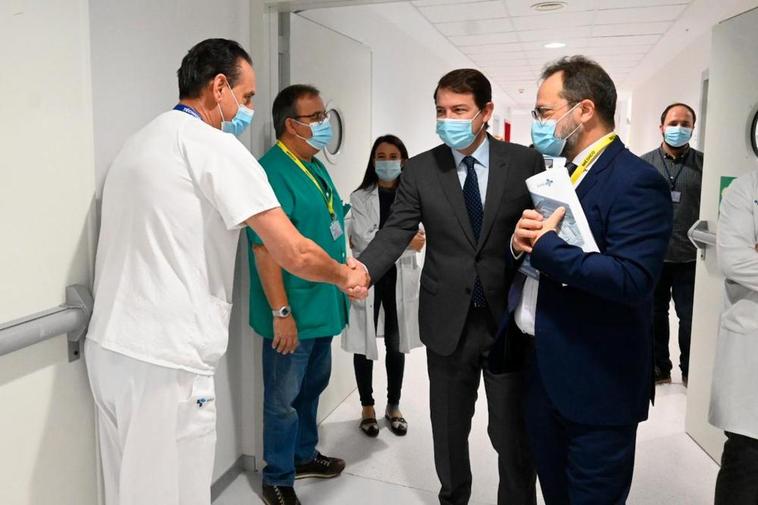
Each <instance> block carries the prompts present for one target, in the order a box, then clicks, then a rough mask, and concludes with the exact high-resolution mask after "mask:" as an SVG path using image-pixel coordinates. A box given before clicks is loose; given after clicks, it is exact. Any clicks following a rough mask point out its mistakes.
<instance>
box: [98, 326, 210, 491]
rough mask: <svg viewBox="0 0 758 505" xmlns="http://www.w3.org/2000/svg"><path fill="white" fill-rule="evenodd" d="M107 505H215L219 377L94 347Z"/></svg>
mask: <svg viewBox="0 0 758 505" xmlns="http://www.w3.org/2000/svg"><path fill="white" fill-rule="evenodd" d="M85 358H86V361H87V370H88V374H89V380H90V386H91V388H92V393H93V396H94V398H95V405H96V413H95V415H96V424H97V437H98V445H99V449H100V459H101V464H102V471H103V481H104V482H103V489H104V492H105V504H106V505H210V503H211V497H210V486H211V479H212V474H213V458H214V454H215V452H214V451H215V445H216V402H215V393H214V386H213V377H211V376H204V375H196V374H193V373H190V372H186V371H184V370H179V369H173V368H167V367H162V366H158V365H153V364H150V363H147V362H145V361H140V360H137V359H133V358H130V357H128V356H125V355H123V354H119V353H115V352H111V351H109V350H107V349H104V348H102V347H101V346H100V345H99V344H97V343H95V342H92V341H90V340H87V341H86V345H85Z"/></svg>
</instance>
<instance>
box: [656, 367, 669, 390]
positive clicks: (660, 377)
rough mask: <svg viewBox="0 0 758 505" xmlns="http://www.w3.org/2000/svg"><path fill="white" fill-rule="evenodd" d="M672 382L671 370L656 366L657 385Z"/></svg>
mask: <svg viewBox="0 0 758 505" xmlns="http://www.w3.org/2000/svg"><path fill="white" fill-rule="evenodd" d="M661 384H671V372H664V371H662V370H661V369H660V368H658V367H655V385H656V386H659V385H661Z"/></svg>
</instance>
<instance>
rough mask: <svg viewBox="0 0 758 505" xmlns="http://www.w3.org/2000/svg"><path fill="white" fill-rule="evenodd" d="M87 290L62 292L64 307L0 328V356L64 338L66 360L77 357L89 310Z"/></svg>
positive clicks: (68, 288)
mask: <svg viewBox="0 0 758 505" xmlns="http://www.w3.org/2000/svg"><path fill="white" fill-rule="evenodd" d="M93 303H94V302H93V300H92V295H91V294H90V290H89V288H87V287H86V286H81V285H74V286H68V287H67V288H66V303H64V304H63V305H60V306H58V307H55V308H53V309H50V310H45V311H43V312H38V313H37V314H33V315H31V316H28V317H23V318H21V319H16V320H14V321H10V322H8V323H5V324H0V356H4V355H6V354H10V353H12V352H15V351H18V350H19V349H23V348H25V347H29V346H32V345H34V344H37V343H39V342H42V341H45V340H48V339H51V338H53V337H56V336H58V335H63V334H66V336H67V337H68V360H69V361H76V360H77V359H79V358H80V357H81V343H82V341H83V339H84V336H85V335H86V333H87V326H88V325H89V320H90V316H91V315H92V306H93Z"/></svg>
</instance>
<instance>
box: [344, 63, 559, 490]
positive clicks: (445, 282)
mask: <svg viewBox="0 0 758 505" xmlns="http://www.w3.org/2000/svg"><path fill="white" fill-rule="evenodd" d="M434 99H435V104H436V107H437V133H438V134H439V136H440V138H441V139H442V140H443V142H444V144H443V145H440V146H437V147H435V148H434V149H432V150H430V151H427V152H425V153H422V154H420V155H418V156H416V157H414V158H411V159H410V160H409V161H408V163H407V164H406V167H405V169H404V171H403V175H402V177H401V179H400V186H399V188H398V190H397V196H396V198H395V203H394V205H393V206H392V212H391V214H390V217H389V219H388V220H387V223H386V224H385V225H384V227H383V228H382V229H381V230H380V231H379V232H378V233H377V235H376V238H375V239H374V240H373V242H371V244H369V246H368V247H367V248H366V250H365V251H364V252H363V254H361V256H360V258H359V260H360V261H361V262H362V263H363V264H364V265H365V267H366V271H367V273H368V276H369V277H370V278H371V279H380V278H381V277H382V276H383V275H384V273H385V272H386V271H387V269H389V268H390V267H391V266H392V265H393V264H394V263H395V261H396V260H397V258H398V257H400V255H401V254H402V252H403V250H405V248H406V247H407V246H408V243H409V242H410V241H411V239H412V238H413V236H414V235H415V234H416V232H417V231H418V225H419V223H420V222H423V223H424V229H425V231H426V237H427V253H426V260H425V265H424V270H423V273H422V275H421V299H420V308H419V325H420V330H421V340H422V341H423V342H424V344H425V345H426V347H427V365H428V370H429V382H430V411H431V420H432V431H433V437H434V460H435V465H436V468H437V475H438V477H439V479H440V482H441V484H442V489H441V490H440V493H439V499H440V503H441V504H442V505H465V504H466V503H468V500H469V497H470V495H471V468H470V465H469V451H468V436H469V432H470V430H471V418H472V416H473V414H474V403H475V401H476V396H477V389H478V387H479V381H480V377H481V375H482V373H484V384H485V388H486V392H487V401H488V410H489V428H488V432H489V435H490V440H491V441H492V445H493V447H494V448H495V450H496V451H497V453H498V456H499V463H498V468H499V472H500V486H499V489H498V505H506V504H508V505H511V504H514V505H516V504H518V505H521V504H534V503H535V502H536V498H535V473H534V469H533V466H532V462H531V457H530V455H529V453H528V449H527V441H526V435H525V431H524V425H523V420H522V411H521V386H522V379H521V374H520V368H521V363H520V360H519V359H517V358H516V353H508V359H506V352H505V345H504V343H500V342H496V338H495V335H496V326H495V324H496V323H495V321H498V320H499V318H500V316H501V315H502V314H503V312H504V311H505V308H506V295H507V293H508V289H509V286H510V282H511V278H512V275H513V273H514V272H510V271H506V262H505V257H506V254H509V253H508V250H509V242H510V237H511V234H512V233H513V230H514V228H515V226H516V222H517V221H518V219H519V218H520V217H521V214H522V212H523V211H524V209H528V208H531V207H532V202H531V199H530V197H529V194H528V192H527V189H526V185H525V183H524V180H525V179H526V178H527V177H530V176H532V175H534V174H535V173H538V172H541V171H542V170H544V166H545V164H544V161H543V159H542V156H540V155H539V154H538V153H537V152H536V151H533V150H531V149H527V148H525V147H522V146H519V145H515V144H507V143H503V142H499V141H497V140H495V139H494V138H492V137H490V136H489V135H488V134H487V132H486V129H487V121H489V119H490V117H491V116H492V111H493V108H494V105H493V104H492V90H491V86H490V83H489V81H488V80H487V78H486V77H484V75H482V74H481V73H480V72H479V71H477V70H471V69H460V70H454V71H452V72H450V73H448V74H447V75H445V76H444V77H442V79H441V80H440V81H439V84H438V86H437V89H436V90H435V93H434ZM509 345H510V344H509ZM509 351H510V349H509Z"/></svg>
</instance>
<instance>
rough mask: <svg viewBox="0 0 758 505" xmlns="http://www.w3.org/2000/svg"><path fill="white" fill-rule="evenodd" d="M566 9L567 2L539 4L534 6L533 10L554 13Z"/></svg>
mask: <svg viewBox="0 0 758 505" xmlns="http://www.w3.org/2000/svg"><path fill="white" fill-rule="evenodd" d="M564 7H566V2H537V3H536V4H532V9H534V10H536V11H537V12H552V11H558V10H561V9H563V8H564Z"/></svg>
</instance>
